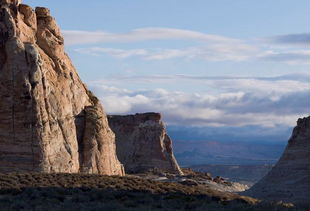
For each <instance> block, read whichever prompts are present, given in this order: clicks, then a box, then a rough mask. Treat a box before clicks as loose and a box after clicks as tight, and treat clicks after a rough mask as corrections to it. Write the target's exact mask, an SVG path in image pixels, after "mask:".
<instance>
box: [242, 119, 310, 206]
mask: <svg viewBox="0 0 310 211" xmlns="http://www.w3.org/2000/svg"><path fill="white" fill-rule="evenodd" d="M246 193H247V194H248V195H250V196H254V197H257V198H262V199H269V200H283V201H286V202H309V200H310V117H307V118H303V119H298V121H297V126H296V127H295V128H294V130H293V134H292V136H291V138H290V140H289V142H288V145H287V147H286V149H285V150H284V153H283V154H282V156H281V158H280V160H279V161H278V162H277V164H276V165H275V166H274V168H273V169H272V170H271V171H270V172H269V173H268V174H267V175H266V176H265V177H264V178H263V179H262V180H260V181H259V182H258V183H257V184H255V185H254V186H253V187H252V188H251V189H250V190H248V191H247V192H246Z"/></svg>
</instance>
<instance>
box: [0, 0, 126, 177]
mask: <svg viewBox="0 0 310 211" xmlns="http://www.w3.org/2000/svg"><path fill="white" fill-rule="evenodd" d="M0 99H1V103H0V172H16V171H38V172H48V173H50V172H66V173H77V172H83V173H98V174H107V175H123V174H124V172H123V168H122V165H121V164H120V162H119V161H118V159H117V156H116V150H115V136H114V133H113V132H112V130H111V129H110V128H109V126H108V122H107V117H106V114H105V112H104V111H103V108H102V106H101V104H100V102H99V101H98V99H97V98H96V97H95V96H93V95H92V93H91V92H90V91H88V90H87V88H86V86H85V85H84V84H83V83H82V82H81V80H80V78H79V76H78V74H77V72H76V70H75V68H74V66H73V65H72V63H71V61H70V59H69V57H68V56H67V54H66V53H65V52H64V39H63V36H62V35H61V32H60V29H59V27H58V26H57V24H56V22H55V19H54V18H53V17H52V16H51V15H50V11H49V10H48V9H47V8H43V7H37V8H36V9H35V11H34V10H33V9H32V8H31V7H29V6H27V5H24V4H20V1H16V0H0Z"/></svg>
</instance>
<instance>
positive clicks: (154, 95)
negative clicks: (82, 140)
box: [90, 76, 310, 127]
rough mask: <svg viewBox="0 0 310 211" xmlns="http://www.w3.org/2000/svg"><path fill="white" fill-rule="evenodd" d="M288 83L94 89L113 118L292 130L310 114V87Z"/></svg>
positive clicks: (226, 81) (96, 85)
mask: <svg viewBox="0 0 310 211" xmlns="http://www.w3.org/2000/svg"><path fill="white" fill-rule="evenodd" d="M176 77H180V76H176ZM183 77H184V76H183ZM163 78H164V77H161V78H160V80H163ZM173 78H174V77H173V76H171V77H170V78H169V77H167V78H166V79H164V80H167V81H169V80H173ZM285 78H286V77H285V76H280V77H274V78H261V79H258V78H242V77H240V78H238V77H236V78H225V77H223V78H221V77H218V78H217V79H212V80H211V79H210V80H204V79H199V80H200V81H201V83H204V85H205V86H210V87H213V88H217V89H218V90H219V91H220V92H221V93H219V94H208V93H186V92H178V91H168V90H165V89H155V90H138V91H131V90H127V89H120V88H116V87H112V86H109V85H106V84H107V83H106V82H103V83H102V82H93V83H91V84H90V87H91V89H92V90H94V91H95V92H96V94H97V95H98V96H100V99H101V100H102V102H103V104H104V106H105V108H106V111H107V112H108V113H112V114H128V113H137V112H149V111H155V112H160V113H163V115H164V117H165V120H166V121H167V123H168V124H170V125H183V126H184V125H186V126H216V127H219V126H221V127H222V126H226V127H229V126H248V125H255V126H264V127H275V126H277V125H286V126H293V125H295V123H296V120H297V119H298V118H299V117H303V116H307V115H309V113H310V110H309V104H310V82H309V81H308V82H306V81H299V80H296V79H291V80H288V79H285ZM140 79H141V78H140ZM115 80H116V79H115ZM126 80H127V81H126ZM128 80H131V79H124V78H122V79H120V82H121V83H126V82H128ZM154 80H156V78H155V79H154ZM185 80H197V78H195V77H193V78H190V77H189V78H187V79H185ZM197 86H199V84H197Z"/></svg>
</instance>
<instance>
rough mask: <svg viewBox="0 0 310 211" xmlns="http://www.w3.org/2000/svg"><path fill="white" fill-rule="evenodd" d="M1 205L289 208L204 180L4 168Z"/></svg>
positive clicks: (21, 207) (13, 207)
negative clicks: (208, 184) (7, 171)
mask: <svg viewBox="0 0 310 211" xmlns="http://www.w3.org/2000/svg"><path fill="white" fill-rule="evenodd" d="M0 209H1V210H77V209H78V210H113V209H114V210H266V211H267V210H283V209H286V208H284V207H283V205H275V204H271V203H259V201H258V200H256V199H253V198H250V197H245V196H240V195H238V194H234V193H228V192H220V191H216V190H213V189H209V188H206V186H202V185H196V186H192V185H184V184H179V183H169V182H165V183H164V182H157V181H152V180H147V179H142V178H137V177H133V176H126V177H116V176H112V177H109V176H102V175H83V174H38V173H27V174H0ZM287 209H289V208H287ZM291 209H292V210H294V209H293V208H291Z"/></svg>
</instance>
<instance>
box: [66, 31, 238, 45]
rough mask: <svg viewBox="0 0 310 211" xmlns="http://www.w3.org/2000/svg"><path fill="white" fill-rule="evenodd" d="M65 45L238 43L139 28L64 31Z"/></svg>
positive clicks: (223, 39) (226, 38)
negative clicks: (181, 41) (162, 41)
mask: <svg viewBox="0 0 310 211" xmlns="http://www.w3.org/2000/svg"><path fill="white" fill-rule="evenodd" d="M63 34H64V36H65V38H66V44H67V45H81V44H95V43H127V42H141V41H147V40H171V39H173V40H197V41H204V42H218V43H219V42H220V43H228V42H229V43H231V42H233V43H238V42H240V41H239V40H237V39H232V38H228V37H224V36H219V35H212V34H205V33H201V32H197V31H191V30H184V29H175V28H140V29H134V30H132V31H129V32H127V33H119V34H116V33H109V32H103V31H97V32H90V31H76V30H64V31H63Z"/></svg>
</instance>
